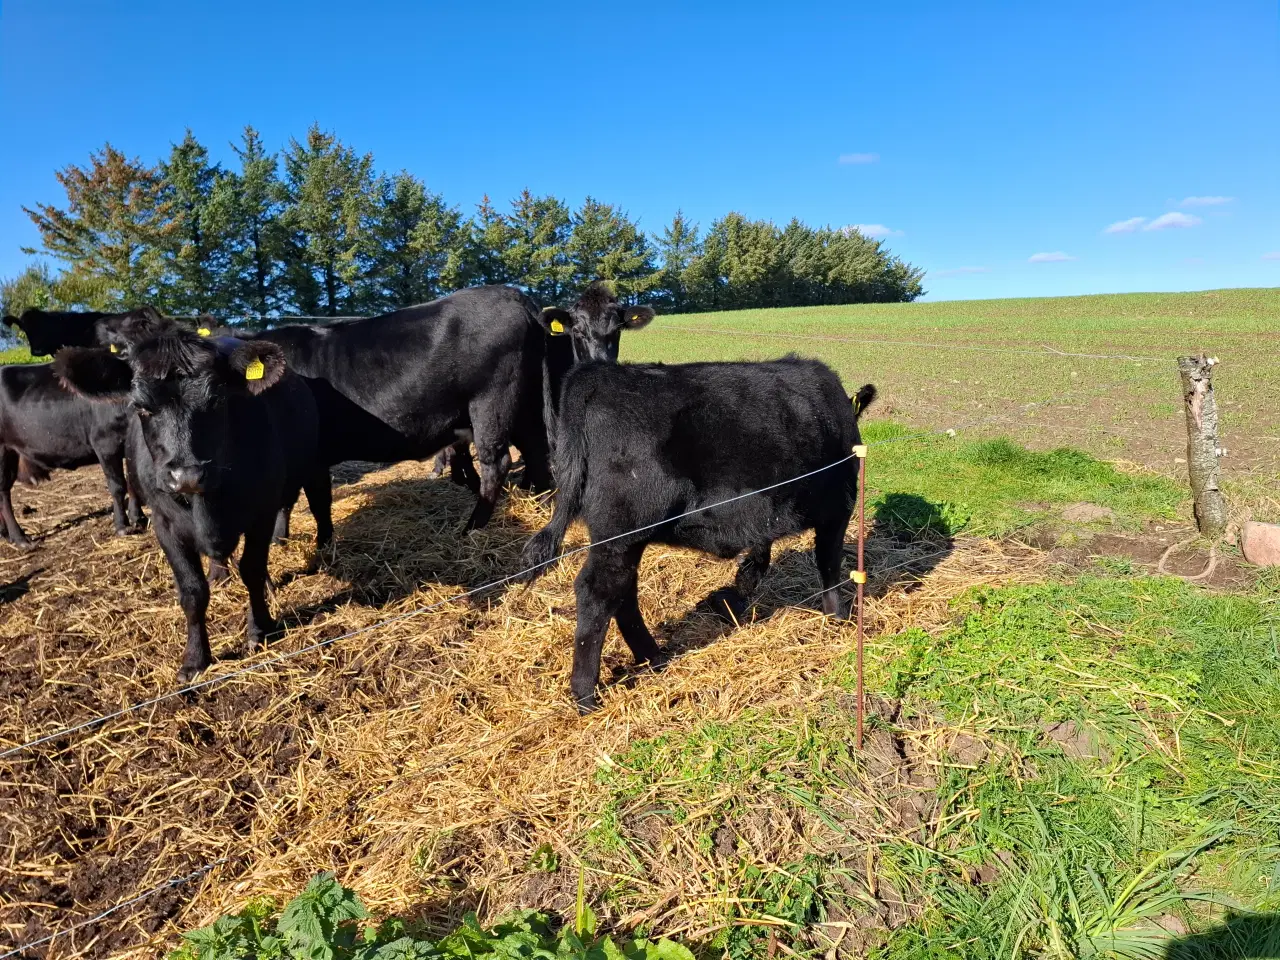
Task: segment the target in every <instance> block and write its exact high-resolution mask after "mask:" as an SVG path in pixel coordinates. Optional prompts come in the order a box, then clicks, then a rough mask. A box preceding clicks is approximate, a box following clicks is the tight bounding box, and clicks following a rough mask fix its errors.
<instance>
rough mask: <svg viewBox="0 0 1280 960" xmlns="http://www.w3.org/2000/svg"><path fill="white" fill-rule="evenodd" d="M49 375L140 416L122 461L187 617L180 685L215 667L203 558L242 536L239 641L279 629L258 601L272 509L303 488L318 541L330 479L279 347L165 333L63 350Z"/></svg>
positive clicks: (252, 643) (308, 407) (327, 526)
mask: <svg viewBox="0 0 1280 960" xmlns="http://www.w3.org/2000/svg"><path fill="white" fill-rule="evenodd" d="M54 365H55V368H56V370H57V372H58V374H59V376H61V378H62V379H63V381H64V382H65V383H66V384H67V385H68V387H69V388H70V389H72V390H75V391H76V392H78V393H80V394H82V395H84V396H87V397H95V398H107V399H116V400H118V399H123V398H126V397H127V398H129V400H130V401H131V405H132V408H133V409H134V410H136V412H137V415H136V416H135V417H132V418H131V421H130V424H129V431H128V458H129V464H130V469H131V472H132V473H133V474H134V476H135V477H136V482H137V483H138V485H139V487H140V489H141V490H142V491H143V493H144V496H145V497H146V501H147V503H148V505H149V506H150V507H151V512H152V521H153V526H154V527H155V532H156V536H157V538H158V539H159V541H160V546H161V547H162V548H163V550H164V553H165V556H166V557H167V558H168V560H169V565H170V567H172V569H173V575H174V580H175V581H176V583H177V588H178V598H179V601H180V602H181V604H182V610H183V613H184V614H185V615H186V620H187V648H186V653H185V655H184V657H183V661H182V667H181V668H180V670H179V671H178V679H179V681H182V682H186V681H189V680H191V679H192V678H193V677H195V676H196V675H197V674H199V673H200V672H201V671H202V670H204V669H205V668H206V667H207V666H208V665H209V664H210V663H211V662H212V654H211V652H210V650H209V637H208V631H207V629H206V626H205V611H206V609H207V607H208V603H209V586H208V582H207V581H206V579H205V575H204V571H203V570H202V569H201V563H200V558H201V556H202V555H203V556H207V557H210V558H211V559H214V560H220V559H222V558H225V557H229V556H230V555H231V554H232V552H233V551H234V549H235V547H236V545H237V543H238V542H239V540H240V538H241V536H243V537H244V547H243V549H242V551H241V555H240V562H239V570H240V577H241V579H242V580H243V581H244V584H245V587H246V589H247V590H248V592H249V613H248V623H247V630H246V634H247V637H246V639H247V646H248V648H249V649H250V650H252V649H255V648H256V647H258V646H259V645H260V644H261V643H262V642H263V640H264V639H265V637H266V636H267V635H268V634H269V633H272V632H273V631H274V630H275V629H276V626H275V623H274V621H273V620H272V619H271V616H270V611H269V610H268V607H267V601H266V581H267V551H268V547H269V544H270V542H271V534H272V529H273V527H274V525H275V517H276V513H277V511H279V510H280V509H281V507H282V506H284V505H285V504H288V503H292V502H293V501H294V500H296V498H297V495H298V489H299V488H300V487H301V488H302V489H305V490H306V493H307V500H308V501H309V502H310V504H311V509H312V512H313V513H314V514H315V515H316V525H317V534H316V539H317V545H321V546H322V545H323V544H324V543H326V542H327V541H328V540H329V538H330V537H331V536H332V533H333V525H332V523H331V521H330V519H329V502H330V496H331V494H330V488H329V474H328V469H327V467H326V466H325V465H324V464H323V463H322V462H321V461H320V460H319V458H318V456H317V452H318V439H319V419H318V416H317V411H316V404H315V399H314V397H313V396H312V393H311V390H310V389H309V388H308V386H307V384H306V383H305V381H304V380H303V378H301V377H299V376H296V375H293V374H290V373H288V372H287V371H286V369H285V361H284V356H283V354H282V352H281V351H280V349H279V347H277V346H275V345H274V344H270V343H255V342H250V343H245V342H241V341H237V340H232V339H229V338H224V339H218V340H210V339H204V338H201V337H199V336H196V335H194V334H190V333H176V332H169V333H166V334H164V335H162V336H159V337H156V338H152V339H142V340H140V341H138V342H134V343H130V344H129V346H128V348H127V349H126V350H124V351H122V352H121V353H120V354H118V355H114V356H113V355H112V354H110V353H108V352H107V351H105V350H84V349H69V350H64V351H61V352H60V353H59V355H58V358H57V360H56V361H55V364H54Z"/></svg>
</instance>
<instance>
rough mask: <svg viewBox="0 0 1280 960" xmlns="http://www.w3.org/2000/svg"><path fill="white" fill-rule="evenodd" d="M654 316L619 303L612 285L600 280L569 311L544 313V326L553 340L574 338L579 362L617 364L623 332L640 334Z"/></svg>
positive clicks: (649, 311)
mask: <svg viewBox="0 0 1280 960" xmlns="http://www.w3.org/2000/svg"><path fill="white" fill-rule="evenodd" d="M654 316H655V314H654V311H653V308H652V307H629V306H626V305H624V304H620V303H618V298H617V296H616V295H615V294H614V292H613V290H612V289H611V288H610V287H609V285H608V284H607V283H606V282H605V281H603V280H597V281H596V282H595V283H593V284H591V286H589V287H587V291H586V293H584V294H583V295H582V296H581V297H579V298H578V302H577V303H575V304H574V305H573V306H571V307H570V308H569V309H568V310H562V309H561V308H560V307H547V308H546V309H545V310H543V311H542V325H543V327H545V328H546V331H547V333H549V334H551V336H553V337H556V336H568V337H572V338H573V344H574V347H575V352H576V354H577V356H578V357H579V358H580V359H583V360H611V361H616V360H617V359H618V342H619V341H620V340H621V339H622V331H623V330H639V329H640V328H641V327H643V326H644V325H645V324H647V323H648V322H649V321H650V320H652V319H653V318H654Z"/></svg>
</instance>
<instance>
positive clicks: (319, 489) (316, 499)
mask: <svg viewBox="0 0 1280 960" xmlns="http://www.w3.org/2000/svg"><path fill="white" fill-rule="evenodd" d="M302 489H303V490H304V491H306V494H307V507H308V508H309V509H310V510H311V516H313V517H315V519H316V549H317V550H320V549H323V548H324V547H326V546H328V545H329V542H330V541H331V540H333V486H332V484H331V483H330V481H329V468H328V467H317V468H316V469H315V471H314V472H313V473H312V475H311V476H310V478H308V480H307V482H306V483H304V484H303V485H302Z"/></svg>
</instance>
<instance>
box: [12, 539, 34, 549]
mask: <svg viewBox="0 0 1280 960" xmlns="http://www.w3.org/2000/svg"><path fill="white" fill-rule="evenodd" d="M9 542H10V543H11V544H13V545H14V546H15V547H17V548H18V549H19V550H21V551H22V552H23V553H28V552H30V551H32V550H34V549H35V548H36V545H35V544H34V543H33V542H31V541H30V540H28V539H27V538H26V537H23V538H22V539H21V540H10V541H9Z"/></svg>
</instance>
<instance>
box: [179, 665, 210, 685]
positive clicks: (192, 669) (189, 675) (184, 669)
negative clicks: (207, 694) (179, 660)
mask: <svg viewBox="0 0 1280 960" xmlns="http://www.w3.org/2000/svg"><path fill="white" fill-rule="evenodd" d="M209 666H210V665H209V664H207V663H204V664H195V665H192V664H186V663H184V664H183V665H182V666H181V667H179V668H178V683H181V684H188V683H190V682H191V681H193V680H195V679H196V677H198V676H200V674H202V673H204V672H205V671H206V670H208V669H209Z"/></svg>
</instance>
